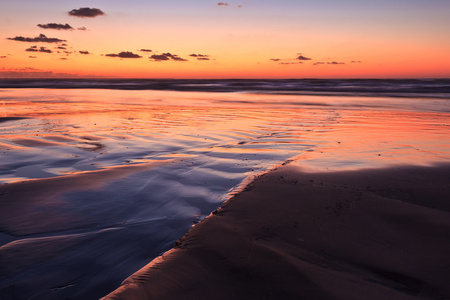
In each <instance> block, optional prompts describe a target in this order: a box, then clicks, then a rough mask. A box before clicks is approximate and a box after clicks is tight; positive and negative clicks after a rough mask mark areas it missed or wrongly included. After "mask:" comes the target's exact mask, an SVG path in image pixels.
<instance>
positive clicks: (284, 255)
mask: <svg viewBox="0 0 450 300" xmlns="http://www.w3.org/2000/svg"><path fill="white" fill-rule="evenodd" d="M449 181H450V165H445V166H440V167H396V168H386V169H379V170H361V171H347V172H330V173H324V172H321V173H309V172H303V171H302V168H301V165H296V164H295V163H291V164H287V165H285V166H280V167H278V168H276V169H274V170H272V171H270V172H268V173H267V174H264V175H262V176H260V177H259V178H258V179H256V180H255V181H254V182H252V183H251V184H250V185H248V186H247V188H246V189H245V190H244V191H243V192H242V193H240V194H238V195H236V196H234V197H233V198H232V199H230V200H229V201H228V202H227V203H226V204H225V205H224V206H222V208H220V209H218V210H216V211H215V212H213V213H212V215H211V216H210V217H208V218H207V219H206V220H204V221H203V222H201V223H200V224H198V225H196V226H195V227H194V228H193V229H191V230H190V231H189V232H188V233H187V234H186V235H185V236H184V237H183V238H181V239H180V240H179V241H178V242H177V244H176V246H175V248H174V249H173V250H171V251H169V252H167V253H166V254H164V255H163V256H161V257H159V258H157V259H155V260H154V261H153V262H152V263H150V264H149V265H147V266H146V267H145V268H143V269H141V270H140V271H139V272H137V273H136V274H134V275H133V276H131V277H129V278H128V279H127V280H125V281H124V282H123V283H122V286H121V287H120V288H119V289H117V290H116V291H115V292H113V293H111V294H110V295H108V296H106V297H105V298H104V299H302V298H307V299H447V298H448V297H449V295H450V289H449V286H448V278H449V276H450V261H449V259H448V253H449V251H450V240H449V239H448V233H449V232H450V218H449V217H450V204H449V202H448V194H449V192H450V186H449V184H448V183H449Z"/></svg>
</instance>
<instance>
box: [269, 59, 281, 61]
mask: <svg viewBox="0 0 450 300" xmlns="http://www.w3.org/2000/svg"><path fill="white" fill-rule="evenodd" d="M270 60H271V61H280V60H281V58H271V59H270Z"/></svg>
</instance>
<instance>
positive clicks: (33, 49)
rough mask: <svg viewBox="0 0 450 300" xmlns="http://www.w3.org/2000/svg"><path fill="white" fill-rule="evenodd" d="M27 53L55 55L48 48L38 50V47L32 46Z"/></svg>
mask: <svg viewBox="0 0 450 300" xmlns="http://www.w3.org/2000/svg"><path fill="white" fill-rule="evenodd" d="M25 51H27V52H43V53H53V51H52V50H50V49H47V48H45V47H40V48H38V47H37V46H31V47H30V48H28V49H25Z"/></svg>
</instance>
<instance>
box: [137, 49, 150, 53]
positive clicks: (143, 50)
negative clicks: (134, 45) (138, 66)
mask: <svg viewBox="0 0 450 300" xmlns="http://www.w3.org/2000/svg"><path fill="white" fill-rule="evenodd" d="M139 51H141V52H153V51H152V50H150V49H141V50H139Z"/></svg>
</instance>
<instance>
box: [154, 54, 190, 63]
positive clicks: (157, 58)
mask: <svg viewBox="0 0 450 300" xmlns="http://www.w3.org/2000/svg"><path fill="white" fill-rule="evenodd" d="M149 58H150V59H152V60H153V61H167V60H174V61H188V60H187V59H184V58H181V57H179V56H178V55H176V54H172V53H163V54H154V55H152V56H150V57H149Z"/></svg>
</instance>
